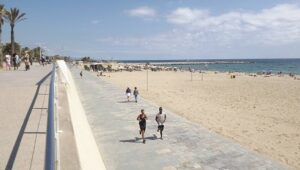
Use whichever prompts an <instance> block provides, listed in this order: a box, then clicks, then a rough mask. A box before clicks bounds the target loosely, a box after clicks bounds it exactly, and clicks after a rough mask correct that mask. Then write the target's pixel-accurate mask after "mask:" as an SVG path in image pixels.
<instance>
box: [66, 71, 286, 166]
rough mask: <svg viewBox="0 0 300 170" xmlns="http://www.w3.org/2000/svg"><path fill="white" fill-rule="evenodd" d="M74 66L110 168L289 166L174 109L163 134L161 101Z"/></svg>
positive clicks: (76, 81)
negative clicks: (143, 123)
mask: <svg viewBox="0 0 300 170" xmlns="http://www.w3.org/2000/svg"><path fill="white" fill-rule="evenodd" d="M71 72H72V74H73V78H74V82H75V84H76V87H77V90H78V93H79V96H80V98H81V102H82V104H83V107H84V109H85V112H86V114H87V117H88V121H89V123H90V126H91V128H92V130H93V133H94V136H95V139H96V142H97V144H98V147H99V149H100V152H101V155H102V158H103V161H104V164H105V166H106V168H107V169H108V170H115V169H120V170H124V169H130V170H135V169H136V170H140V169H149V170H152V169H163V170H173V169H207V170H211V169H230V170H234V169H243V170H245V169H261V170H264V169H270V170H271V169H272V170H276V169H287V167H284V166H282V165H280V164H279V163H277V162H275V161H271V160H269V159H268V158H266V157H264V156H261V155H258V154H257V153H254V152H252V151H249V150H247V149H245V148H244V147H242V146H241V145H239V144H237V143H234V142H233V141H230V140H228V139H225V138H223V137H221V136H219V135H217V134H215V133H213V132H211V131H209V130H207V129H205V128H203V127H201V126H198V125H195V124H193V123H191V122H189V121H187V120H186V119H184V118H182V117H179V116H177V115H175V114H174V113H172V112H169V111H165V113H166V114H167V122H166V124H165V131H164V139H163V140H160V139H158V138H157V137H158V136H159V134H158V133H157V132H156V129H157V125H156V122H155V120H154V119H155V115H156V113H157V112H158V106H155V105H154V104H151V102H149V101H146V100H143V99H140V101H139V102H138V103H134V102H126V98H125V94H124V91H125V88H126V87H124V89H119V88H117V87H116V86H114V85H112V84H110V83H107V82H104V81H103V80H101V78H98V77H96V75H95V74H94V73H89V72H84V73H83V74H84V76H83V78H82V79H81V78H80V76H79V72H80V70H78V69H76V68H75V67H73V68H71ZM142 108H143V109H145V113H146V114H147V115H148V119H149V120H148V121H147V130H146V144H142V141H141V140H140V135H139V127H138V122H137V121H136V117H137V115H138V114H139V113H140V109H142Z"/></svg>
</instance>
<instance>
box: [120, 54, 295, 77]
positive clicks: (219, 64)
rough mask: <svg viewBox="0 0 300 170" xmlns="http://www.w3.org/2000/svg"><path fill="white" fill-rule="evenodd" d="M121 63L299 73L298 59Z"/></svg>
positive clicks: (251, 71)
mask: <svg viewBox="0 0 300 170" xmlns="http://www.w3.org/2000/svg"><path fill="white" fill-rule="evenodd" d="M120 62H123V63H149V64H152V65H161V66H167V67H176V68H178V69H185V70H188V69H194V70H208V71H218V72H246V73H271V74H278V73H282V74H297V75H300V58H298V59H224V60H223V59H222V60H217V59H214V60H123V61H120Z"/></svg>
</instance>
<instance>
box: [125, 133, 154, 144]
mask: <svg viewBox="0 0 300 170" xmlns="http://www.w3.org/2000/svg"><path fill="white" fill-rule="evenodd" d="M145 139H146V140H156V139H158V138H157V136H156V135H155V134H153V136H148V137H145ZM120 142H123V143H142V142H143V141H142V138H140V137H135V138H134V139H126V140H120Z"/></svg>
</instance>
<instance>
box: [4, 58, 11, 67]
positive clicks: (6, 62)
mask: <svg viewBox="0 0 300 170" xmlns="http://www.w3.org/2000/svg"><path fill="white" fill-rule="evenodd" d="M5 64H6V70H10V68H11V56H10V55H9V54H6V55H5Z"/></svg>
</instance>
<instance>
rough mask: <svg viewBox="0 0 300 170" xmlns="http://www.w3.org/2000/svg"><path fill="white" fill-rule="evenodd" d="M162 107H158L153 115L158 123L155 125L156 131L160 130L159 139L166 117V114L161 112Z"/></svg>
mask: <svg viewBox="0 0 300 170" xmlns="http://www.w3.org/2000/svg"><path fill="white" fill-rule="evenodd" d="M162 111H163V110H162V107H159V112H158V113H157V115H156V117H155V120H156V122H157V124H158V126H157V132H160V139H163V137H162V136H163V130H164V128H165V126H164V123H165V121H166V119H167V115H166V114H163V112H162Z"/></svg>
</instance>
